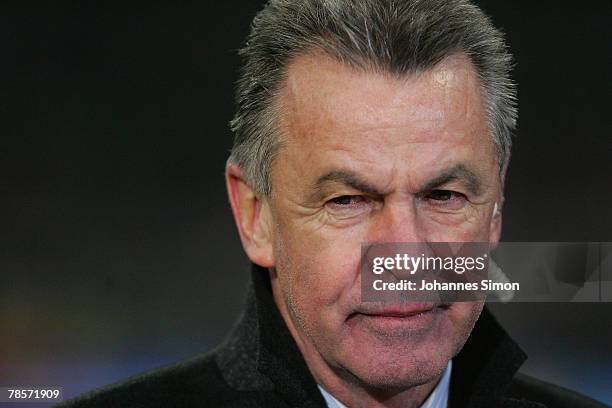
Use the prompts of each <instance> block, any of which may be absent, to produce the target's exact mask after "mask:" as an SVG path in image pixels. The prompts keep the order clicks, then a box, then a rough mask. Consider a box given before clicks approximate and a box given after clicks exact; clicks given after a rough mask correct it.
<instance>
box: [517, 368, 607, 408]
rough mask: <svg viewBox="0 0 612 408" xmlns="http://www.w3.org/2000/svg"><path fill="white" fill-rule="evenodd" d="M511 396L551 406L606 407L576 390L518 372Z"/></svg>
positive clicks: (559, 407) (551, 407)
mask: <svg viewBox="0 0 612 408" xmlns="http://www.w3.org/2000/svg"><path fill="white" fill-rule="evenodd" d="M508 394H509V396H510V397H512V398H515V399H519V400H524V399H526V400H530V401H534V402H539V403H541V404H544V405H546V406H547V407H549V408H565V407H567V408H570V407H571V408H606V405H604V404H602V403H601V402H598V401H595V400H593V399H591V398H589V397H586V396H584V395H581V394H578V393H577V392H575V391H571V390H568V389H567V388H563V387H560V386H558V385H554V384H551V383H547V382H545V381H542V380H538V379H537V378H533V377H530V376H528V375H525V374H522V373H518V374H517V375H516V376H515V377H514V379H513V381H512V383H511V385H510V389H509V390H508Z"/></svg>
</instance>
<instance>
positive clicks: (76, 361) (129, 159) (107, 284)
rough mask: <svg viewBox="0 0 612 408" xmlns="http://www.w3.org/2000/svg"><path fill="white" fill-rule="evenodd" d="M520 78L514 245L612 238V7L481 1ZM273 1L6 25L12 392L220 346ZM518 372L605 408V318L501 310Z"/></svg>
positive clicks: (4, 244) (72, 11)
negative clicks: (250, 49) (231, 160)
mask: <svg viewBox="0 0 612 408" xmlns="http://www.w3.org/2000/svg"><path fill="white" fill-rule="evenodd" d="M479 3H480V4H481V5H482V6H483V8H484V9H485V11H486V12H487V13H488V14H489V15H491V16H492V18H493V20H494V22H495V24H496V25H497V26H498V27H501V28H502V29H503V30H504V31H505V32H506V33H507V36H508V41H509V43H510V45H511V49H512V52H513V53H514V55H515V57H516V60H517V66H516V70H515V75H514V77H515V79H516V80H517V82H518V84H519V102H520V103H519V106H520V115H519V129H518V131H517V138H516V142H515V149H514V151H513V159H512V162H511V166H510V171H509V174H508V179H507V185H506V198H507V200H506V206H505V208H504V234H503V239H504V240H506V241H612V236H611V228H610V227H611V226H612V211H611V210H610V203H611V201H612V193H611V191H610V175H611V174H612V164H611V162H612V160H611V158H612V156H611V153H612V145H611V143H610V134H609V127H608V126H607V125H608V123H609V120H607V119H608V118H609V111H610V109H609V103H608V99H609V72H610V71H611V68H612V67H611V66H610V65H611V64H610V57H609V55H610V54H609V51H610V50H609V40H610V30H609V28H608V27H609V25H610V15H611V13H610V11H611V10H610V3H609V2H607V1H601V2H584V3H581V4H582V5H581V6H577V5H575V4H578V3H572V5H574V7H564V6H563V4H564V3H563V2H557V1H537V2H534V1H519V2H517V1H511V2H510V1H492V0H491V1H481V2H479ZM261 5H262V2H260V1H241V2H237V1H227V2H211V1H209V2H194V3H191V4H188V5H184V4H183V5H181V6H178V5H172V4H170V3H168V4H164V5H152V4H149V5H147V6H142V7H135V6H129V5H126V4H122V5H121V6H116V7H110V6H105V7H102V6H98V5H96V6H92V5H85V4H81V2H62V3H61V4H60V3H58V4H54V5H53V6H52V7H50V6H49V7H46V8H45V7H40V8H24V7H18V6H9V5H6V4H5V5H3V6H2V12H0V50H1V52H2V54H1V63H0V74H1V75H2V76H1V78H2V86H1V87H0V92H1V93H0V95H1V98H0V119H1V122H0V194H1V200H0V229H1V231H2V233H1V234H0V386H12V385H58V386H63V387H64V388H65V389H64V391H65V395H66V396H73V395H75V394H77V393H80V392H82V391H85V390H87V389H90V388H92V387H97V386H100V385H103V384H107V383H109V382H112V381H115V380H117V379H120V378H123V377H125V376H127V375H131V374H135V373H138V372H141V371H143V370H146V369H149V368H153V367H157V366H160V365H162V364H165V363H169V362H171V361H174V360H177V359H180V358H183V357H187V356H190V355H192V354H194V353H198V352H203V351H206V350H208V349H210V348H211V347H212V346H213V345H214V344H216V343H217V342H218V341H220V340H221V339H222V337H223V335H224V333H225V332H226V331H227V330H228V329H229V327H231V324H232V322H233V320H234V319H235V318H236V316H237V315H238V313H239V310H240V308H241V306H242V299H243V295H244V292H245V288H246V283H247V278H248V273H247V261H246V257H245V256H244V255H243V252H242V250H241V247H240V243H239V240H238V238H237V233H236V232H235V228H234V225H233V220H232V218H231V214H230V211H229V206H228V205H227V199H226V193H225V187H224V182H223V170H224V164H225V160H226V158H227V154H228V150H229V148H230V146H231V134H230V132H229V130H228V126H227V123H228V121H229V120H230V119H231V116H232V113H233V108H234V106H233V83H234V82H235V80H236V79H237V68H238V64H239V59H238V57H237V55H236V50H237V49H238V48H239V47H240V45H241V44H242V41H243V39H244V37H245V36H246V34H247V32H248V28H249V23H250V20H251V19H252V17H253V15H254V14H255V12H256V10H258V9H260V8H261ZM492 309H493V310H494V312H495V313H496V314H497V315H498V316H499V318H500V320H501V321H502V322H503V323H504V325H505V326H506V327H507V329H508V330H509V331H510V333H511V334H512V335H513V336H514V337H515V338H516V339H517V340H518V341H519V343H520V344H521V345H522V346H523V347H524V348H525V350H526V351H527V352H528V354H530V359H529V360H528V362H527V363H526V364H525V366H524V367H523V368H524V371H526V372H528V373H532V374H535V375H539V376H542V377H544V378H547V379H549V380H551V381H555V382H557V383H560V384H562V385H565V386H569V387H572V388H575V389H579V390H581V391H582V392H584V393H587V394H589V395H592V396H594V397H596V398H599V399H601V400H602V401H606V402H608V403H612V391H611V390H612V387H611V383H612V317H611V316H612V303H590V304H516V305H493V306H492Z"/></svg>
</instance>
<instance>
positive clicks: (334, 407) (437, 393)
mask: <svg viewBox="0 0 612 408" xmlns="http://www.w3.org/2000/svg"><path fill="white" fill-rule="evenodd" d="M452 365H453V362H452V360H451V361H449V362H448V365H447V366H446V368H445V369H444V373H443V374H442V378H440V381H438V384H437V385H436V387H435V388H434V389H433V391H432V392H431V394H429V398H427V399H426V400H425V402H424V403H423V404H422V405H421V407H420V408H447V407H448V389H449V386H450V376H451V369H452ZM317 385H318V384H317ZM318 387H319V390H321V394H323V398H325V402H326V403H327V406H328V408H347V407H346V405H344V404H343V403H341V402H340V401H338V400H337V399H336V398H334V396H333V395H331V394H330V393H329V392H327V391H325V390H324V389H323V387H321V386H320V385H318Z"/></svg>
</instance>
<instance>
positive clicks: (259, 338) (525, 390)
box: [60, 266, 605, 408]
mask: <svg viewBox="0 0 612 408" xmlns="http://www.w3.org/2000/svg"><path fill="white" fill-rule="evenodd" d="M252 278H253V285H252V288H251V289H250V291H249V297H248V302H247V307H246V310H245V312H244V314H243V315H242V317H241V319H240V321H239V322H238V324H237V325H236V327H235V328H234V330H233V331H232V333H231V334H230V336H229V337H228V339H227V340H226V341H225V342H224V343H223V344H222V345H221V346H219V347H217V348H216V349H215V350H213V351H211V352H210V353H207V354H205V355H203V356H200V357H195V358H192V359H190V360H187V361H185V362H181V363H178V364H175V365H172V366H170V367H167V368H164V369H160V370H156V371H153V372H151V373H148V374H144V375H141V376H138V377H135V378H132V379H129V380H127V381H124V382H120V383H118V384H114V385H111V386H109V387H106V388H103V389H101V390H97V391H93V392H91V393H88V394H85V395H84V396H81V397H79V398H76V399H74V400H72V401H68V402H66V403H64V404H62V405H60V406H61V407H63V408H69V407H71V408H86V407H87V408H98V407H100V408H102V407H104V408H112V407H130V408H131V407H134V408H136V407H142V408H145V407H146V408H155V407H160V408H161V407H165V408H168V407H215V408H216V407H228V408H230V407H266V408H269V407H271V408H274V407H279V408H280V407H287V408H288V407H304V408H307V407H308V408H315V407H317V408H325V407H326V404H325V401H324V399H323V397H322V395H321V393H320V392H319V390H318V388H317V384H316V383H315V381H314V379H313V377H312V375H311V374H310V372H309V371H308V368H307V366H306V363H305V362H304V360H303V358H302V355H301V354H300V352H299V350H298V348H297V346H296V344H295V342H294V341H293V338H292V337H291V334H290V333H289V331H288V329H287V327H286V326H285V323H284V321H283V320H282V317H281V316H280V313H279V312H278V309H277V307H276V305H275V303H274V300H273V298H272V293H271V288H270V282H269V279H268V274H267V272H266V271H265V270H263V269H261V268H259V267H256V266H255V267H253V271H252ZM525 358H526V355H525V353H523V351H522V350H521V349H520V348H519V347H518V346H517V345H516V343H514V341H512V339H511V338H510V337H509V336H508V335H507V334H506V332H505V331H504V330H503V329H502V328H501V326H500V325H499V324H498V323H497V321H496V320H495V318H494V317H493V316H492V315H491V314H490V313H489V312H488V311H487V310H486V308H485V309H484V310H483V312H482V314H481V316H480V318H479V320H478V322H477V323H476V326H475V328H474V330H473V331H472V334H471V335H470V338H469V339H468V341H467V342H466V344H465V346H464V347H463V349H462V350H461V352H460V353H459V354H458V355H457V356H456V357H455V358H454V359H453V371H452V375H451V384H450V395H449V405H450V407H451V408H459V407H483V408H484V407H486V408H494V407H516V408H519V407H521V408H528V407H529V408H536V407H537V408H544V407H548V408H558V407H568V408H569V407H572V408H579V407H585V408H586V407H605V406H604V405H603V404H601V403H598V402H596V401H593V400H591V399H589V398H586V397H584V396H581V395H578V394H576V393H574V392H572V391H569V390H566V389H563V388H560V387H557V386H554V385H551V384H548V383H545V382H542V381H539V380H536V379H534V378H531V377H528V376H526V375H522V374H517V370H518V368H519V366H520V365H521V364H522V363H523V361H524V360H525Z"/></svg>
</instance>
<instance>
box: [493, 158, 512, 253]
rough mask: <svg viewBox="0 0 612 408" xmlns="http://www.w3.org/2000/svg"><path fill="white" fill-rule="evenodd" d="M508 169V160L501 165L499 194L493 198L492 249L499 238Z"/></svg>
mask: <svg viewBox="0 0 612 408" xmlns="http://www.w3.org/2000/svg"><path fill="white" fill-rule="evenodd" d="M507 171H508V161H506V164H504V166H503V167H502V169H501V171H500V173H499V177H500V182H499V194H498V197H497V199H496V200H495V205H494V206H493V212H492V213H491V224H490V227H489V244H490V246H491V248H492V249H495V248H497V244H498V243H499V240H500V238H501V232H502V208H503V206H504V182H505V180H506V173H507Z"/></svg>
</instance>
